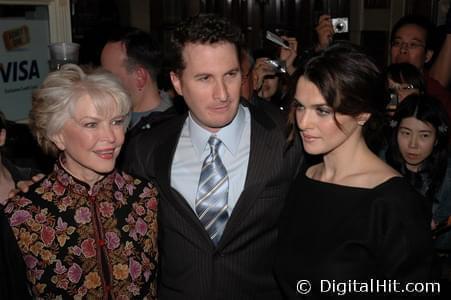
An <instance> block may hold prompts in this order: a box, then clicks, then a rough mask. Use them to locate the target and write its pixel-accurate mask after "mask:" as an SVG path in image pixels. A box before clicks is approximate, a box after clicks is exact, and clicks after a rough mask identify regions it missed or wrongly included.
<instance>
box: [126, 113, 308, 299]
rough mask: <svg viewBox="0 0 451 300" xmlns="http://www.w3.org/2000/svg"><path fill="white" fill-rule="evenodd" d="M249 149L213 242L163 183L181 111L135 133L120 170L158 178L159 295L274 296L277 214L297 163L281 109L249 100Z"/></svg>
mask: <svg viewBox="0 0 451 300" xmlns="http://www.w3.org/2000/svg"><path fill="white" fill-rule="evenodd" d="M249 108H250V112H251V146H250V147H251V149H250V154H249V165H248V171H247V178H246V182H245V186H244V190H243V192H242V194H241V196H240V197H239V200H238V202H237V204H236V206H235V207H234V209H233V212H232V214H231V216H230V219H229V221H228V223H227V226H226V228H225V230H224V233H223V236H222V239H221V241H220V242H219V244H218V247H217V248H215V247H214V245H213V243H212V242H211V240H210V239H209V237H208V235H207V233H206V231H205V229H204V228H203V226H202V224H201V223H200V221H199V219H198V217H197V216H196V214H195V212H194V211H193V210H192V209H191V207H190V206H189V205H188V203H187V202H186V200H185V199H184V198H183V197H182V196H181V195H180V194H179V193H178V192H177V191H176V190H174V189H172V188H171V186H170V175H171V174H170V170H171V163H172V159H173V156H174V152H175V148H176V146H177V142H178V139H179V135H180V132H181V129H182V127H183V123H184V121H185V119H186V115H184V116H180V117H175V118H174V119H171V120H168V121H167V122H166V123H165V124H162V125H161V126H159V127H158V128H156V130H155V131H149V132H148V133H147V136H143V137H142V138H141V139H140V143H139V145H138V147H134V148H135V149H136V151H135V152H134V153H127V154H126V155H127V158H126V161H127V165H126V167H127V171H128V172H130V173H131V174H135V175H139V176H144V177H155V178H156V179H157V181H158V183H159V185H160V190H161V201H160V205H159V215H158V218H159V226H160V228H159V249H160V273H159V286H158V288H159V290H158V298H159V299H163V300H164V299H171V300H175V299H190V300H202V299H205V300H212V299H228V300H230V299H239V300H244V299H271V300H273V299H280V298H281V295H280V291H279V289H278V287H277V284H276V281H275V279H274V276H273V273H272V263H273V257H274V248H275V242H276V239H277V226H276V225H277V221H278V218H279V215H280V212H281V210H282V208H283V206H284V202H285V196H286V193H287V191H288V187H289V185H290V182H291V181H292V180H293V178H294V176H295V173H296V172H297V169H298V166H299V165H300V163H301V150H300V145H299V143H295V144H294V145H293V146H291V147H287V143H286V136H285V122H284V121H283V118H282V116H281V115H277V114H278V112H277V110H274V112H272V111H271V109H270V110H265V109H264V108H262V107H254V106H252V105H251V106H250V107H249Z"/></svg>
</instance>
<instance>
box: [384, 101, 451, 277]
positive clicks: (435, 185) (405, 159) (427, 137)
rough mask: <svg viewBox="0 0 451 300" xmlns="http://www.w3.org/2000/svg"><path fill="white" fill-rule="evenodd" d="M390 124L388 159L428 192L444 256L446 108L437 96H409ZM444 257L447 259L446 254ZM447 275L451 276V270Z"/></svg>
mask: <svg viewBox="0 0 451 300" xmlns="http://www.w3.org/2000/svg"><path fill="white" fill-rule="evenodd" d="M391 125H392V127H393V135H392V139H391V142H390V146H389V149H388V151H387V155H386V159H387V162H388V163H389V164H390V165H392V166H393V167H394V168H395V169H397V170H398V171H399V172H400V173H401V174H403V176H405V177H406V178H407V179H408V181H409V182H410V183H411V184H412V185H413V186H414V188H415V189H416V190H417V191H418V192H420V193H421V194H422V195H424V196H425V198H426V200H427V201H426V202H425V210H429V211H430V210H431V207H432V214H433V215H432V228H433V229H434V234H435V235H436V236H435V241H434V243H435V247H436V249H437V250H438V251H439V253H442V254H443V255H441V256H442V257H445V256H447V255H449V254H450V253H451V217H450V216H451V160H450V158H449V154H448V147H447V145H448V137H449V127H448V126H449V120H448V117H447V114H446V111H445V110H444V108H443V106H442V105H441V103H440V102H439V101H438V100H436V99H435V98H432V97H429V96H425V95H422V96H417V95H412V96H408V97H407V98H405V99H404V101H403V102H402V103H401V104H400V105H399V107H398V109H397V111H396V113H395V115H394V117H393V120H392V122H391ZM445 254H446V255H445ZM442 261H443V262H446V257H445V259H444V260H442ZM450 263H451V260H450V261H449V262H448V264H450ZM444 266H445V265H444ZM450 271H451V267H449V266H448V273H449V272H450ZM446 276H447V277H448V279H451V274H447V275H446Z"/></svg>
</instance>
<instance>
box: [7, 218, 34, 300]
mask: <svg viewBox="0 0 451 300" xmlns="http://www.w3.org/2000/svg"><path fill="white" fill-rule="evenodd" d="M0 298H1V299H12V300H15V299H17V300H25V299H31V293H30V289H29V286H28V281H27V277H26V271H25V262H24V261H23V259H22V253H21V252H20V250H19V247H18V246H17V243H16V238H15V237H14V234H13V232H12V230H11V227H10V226H9V223H8V219H7V218H6V216H5V215H4V214H3V210H0Z"/></svg>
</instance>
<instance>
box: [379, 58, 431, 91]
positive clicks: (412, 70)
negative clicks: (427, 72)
mask: <svg viewBox="0 0 451 300" xmlns="http://www.w3.org/2000/svg"><path fill="white" fill-rule="evenodd" d="M385 75H386V78H387V79H391V80H393V81H394V82H396V83H407V84H411V85H412V86H413V87H414V88H416V89H418V90H419V92H420V94H423V93H425V91H426V84H425V82H424V76H423V74H422V73H421V71H420V70H419V69H418V68H417V67H415V66H414V65H411V64H409V63H399V64H391V65H389V66H388V67H387V69H386V71H385Z"/></svg>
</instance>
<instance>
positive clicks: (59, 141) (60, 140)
mask: <svg viewBox="0 0 451 300" xmlns="http://www.w3.org/2000/svg"><path fill="white" fill-rule="evenodd" d="M49 139H50V140H51V141H52V142H53V143H54V144H55V145H56V147H57V148H58V149H59V150H61V151H64V150H65V149H66V142H65V140H64V136H63V134H61V133H56V134H54V135H52V136H51V137H50V138H49Z"/></svg>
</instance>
